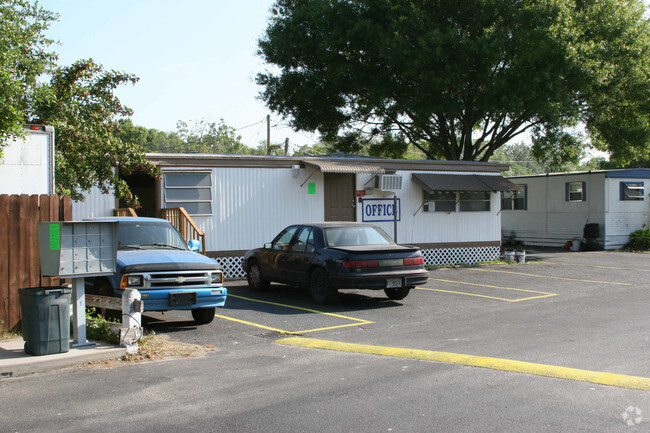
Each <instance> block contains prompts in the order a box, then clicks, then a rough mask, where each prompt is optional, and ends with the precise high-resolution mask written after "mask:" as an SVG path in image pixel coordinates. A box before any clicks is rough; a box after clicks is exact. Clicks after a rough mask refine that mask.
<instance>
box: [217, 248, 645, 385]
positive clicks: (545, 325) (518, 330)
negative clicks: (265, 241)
mask: <svg viewBox="0 0 650 433" xmlns="http://www.w3.org/2000/svg"><path fill="white" fill-rule="evenodd" d="M649 264H650V256H648V255H647V254H629V253H613V252H590V253H563V252H550V253H544V252H538V253H535V252H529V257H528V261H527V263H526V264H523V265H485V266H475V267H457V268H447V267H441V268H437V269H434V270H432V271H431V273H430V279H429V282H428V284H426V285H424V286H420V287H417V288H416V289H415V290H413V291H412V292H411V294H409V296H408V297H407V298H406V299H405V300H403V301H391V300H389V299H387V298H386V297H385V296H384V294H383V292H381V291H378V292H373V291H352V292H345V293H343V295H342V297H341V301H340V302H339V303H337V304H334V305H326V306H322V305H318V304H314V303H313V302H312V301H311V299H310V297H309V295H308V293H307V292H306V291H302V290H299V289H296V288H291V287H286V286H280V285H274V286H272V289H271V290H269V291H267V292H262V293H260V292H252V291H250V290H249V289H248V287H247V285H246V283H245V282H244V281H236V282H230V284H228V287H229V298H228V303H227V306H226V308H224V309H220V310H219V311H218V312H217V314H218V316H217V319H216V320H217V323H218V322H219V321H225V322H224V323H228V324H229V325H231V326H233V327H235V328H237V329H238V330H240V331H242V332H248V333H251V334H259V335H263V334H266V336H267V337H268V336H273V337H277V338H282V336H283V334H288V335H300V336H305V337H309V338H317V339H332V340H335V341H339V342H346V343H356V344H366V345H378V346H387V347H403V348H408V349H418V350H433V351H444V352H452V353H458V354H468V355H473V356H489V357H496V358H504V359H511V360H518V361H527V362H535V363H543V364H549V365H556V366H562V367H571V368H578V369H585V370H593V371H602V372H610V373H620V374H625V375H636V376H642V377H650V362H648V359H650V357H649V355H650V353H649V352H648V351H647V349H648V346H649V345H648V338H649V337H648V332H647V329H648V327H647V324H648V313H649V312H650V311H649V305H650V302H649V301H650V295H649V292H648V288H649V287H650V284H649V283H648V278H650V266H648V265H649ZM638 349H646V350H638Z"/></svg>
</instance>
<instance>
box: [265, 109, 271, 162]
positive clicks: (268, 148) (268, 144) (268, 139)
mask: <svg viewBox="0 0 650 433" xmlns="http://www.w3.org/2000/svg"><path fill="white" fill-rule="evenodd" d="M266 154H267V155H270V154H271V115H270V114H267V115H266Z"/></svg>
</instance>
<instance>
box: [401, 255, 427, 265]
mask: <svg viewBox="0 0 650 433" xmlns="http://www.w3.org/2000/svg"><path fill="white" fill-rule="evenodd" d="M423 264H424V257H411V258H408V259H404V266H413V265H423Z"/></svg>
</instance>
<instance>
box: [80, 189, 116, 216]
mask: <svg viewBox="0 0 650 433" xmlns="http://www.w3.org/2000/svg"><path fill="white" fill-rule="evenodd" d="M84 198H85V200H84V201H73V202H72V219H73V220H74V221H80V220H83V219H86V218H101V217H111V216H113V209H115V195H114V194H102V192H101V191H100V190H99V188H97V187H93V188H92V189H91V190H90V192H86V193H84Z"/></svg>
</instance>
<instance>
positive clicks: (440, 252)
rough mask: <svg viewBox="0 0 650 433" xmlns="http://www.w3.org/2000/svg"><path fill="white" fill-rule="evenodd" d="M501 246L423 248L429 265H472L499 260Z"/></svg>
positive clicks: (423, 253)
mask: <svg viewBox="0 0 650 433" xmlns="http://www.w3.org/2000/svg"><path fill="white" fill-rule="evenodd" d="M499 253H500V248H499V247H471V248H440V249H434V250H422V255H423V256H424V260H425V263H426V264H427V265H460V264H467V265H472V264H475V263H480V262H487V261H490V260H499Z"/></svg>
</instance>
